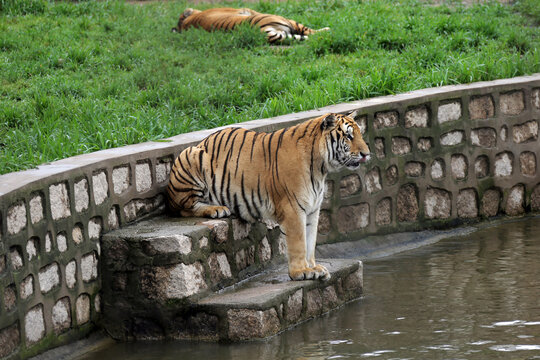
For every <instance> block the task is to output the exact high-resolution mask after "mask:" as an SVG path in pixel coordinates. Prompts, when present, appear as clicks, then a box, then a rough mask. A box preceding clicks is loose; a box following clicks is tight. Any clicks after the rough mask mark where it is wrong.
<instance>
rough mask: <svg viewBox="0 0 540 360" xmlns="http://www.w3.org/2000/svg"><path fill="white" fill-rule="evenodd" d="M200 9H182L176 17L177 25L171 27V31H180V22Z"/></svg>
mask: <svg viewBox="0 0 540 360" xmlns="http://www.w3.org/2000/svg"><path fill="white" fill-rule="evenodd" d="M200 12H201V11H200V10H196V9H192V8H187V9H186V10H184V12H183V13H182V14H181V15H180V18H179V19H178V25H177V26H176V27H173V28H172V29H171V31H172V32H180V31H182V23H183V22H184V21H185V20H186V19H187V18H188V17H190V16H191V15H193V14H196V13H200Z"/></svg>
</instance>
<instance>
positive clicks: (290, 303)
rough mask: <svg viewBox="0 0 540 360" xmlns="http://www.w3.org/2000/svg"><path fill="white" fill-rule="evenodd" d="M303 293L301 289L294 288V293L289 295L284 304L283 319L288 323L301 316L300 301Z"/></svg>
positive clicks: (301, 306)
mask: <svg viewBox="0 0 540 360" xmlns="http://www.w3.org/2000/svg"><path fill="white" fill-rule="evenodd" d="M303 298H304V295H303V290H302V289H299V290H296V291H295V293H294V294H292V295H290V296H289V297H288V299H287V303H286V304H285V320H287V321H288V322H289V323H295V322H297V321H298V320H299V319H300V316H302V308H303V305H302V301H303Z"/></svg>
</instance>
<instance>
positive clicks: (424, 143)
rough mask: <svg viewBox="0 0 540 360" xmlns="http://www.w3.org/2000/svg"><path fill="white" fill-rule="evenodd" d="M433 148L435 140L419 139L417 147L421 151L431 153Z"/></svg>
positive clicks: (428, 138)
mask: <svg viewBox="0 0 540 360" xmlns="http://www.w3.org/2000/svg"><path fill="white" fill-rule="evenodd" d="M432 146H433V139H432V138H430V137H421V138H419V139H418V143H416V147H417V149H418V150H420V151H424V152H426V151H429V150H430V149H431V147H432Z"/></svg>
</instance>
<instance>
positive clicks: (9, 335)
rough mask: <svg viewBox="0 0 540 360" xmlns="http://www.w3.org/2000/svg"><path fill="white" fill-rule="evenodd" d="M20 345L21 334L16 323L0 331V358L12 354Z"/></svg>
mask: <svg viewBox="0 0 540 360" xmlns="http://www.w3.org/2000/svg"><path fill="white" fill-rule="evenodd" d="M20 343H21V332H20V330H19V323H18V322H16V323H15V324H13V325H10V326H8V327H5V328H3V329H2V330H0V358H5V357H7V356H8V355H10V354H11V353H13V351H15V349H17V347H18V346H19V345H20Z"/></svg>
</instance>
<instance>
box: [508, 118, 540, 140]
mask: <svg viewBox="0 0 540 360" xmlns="http://www.w3.org/2000/svg"><path fill="white" fill-rule="evenodd" d="M512 137H513V139H514V142H515V143H516V144H521V143H524V142H529V141H536V140H538V122H537V121H536V120H531V121H527V122H525V123H523V124H519V125H515V126H514V127H513V128H512Z"/></svg>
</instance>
